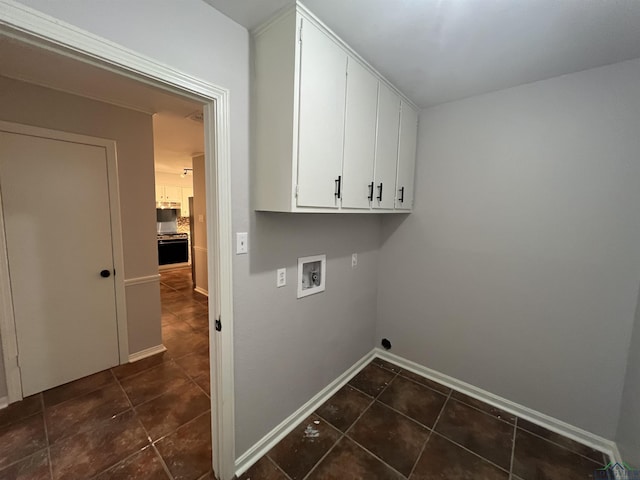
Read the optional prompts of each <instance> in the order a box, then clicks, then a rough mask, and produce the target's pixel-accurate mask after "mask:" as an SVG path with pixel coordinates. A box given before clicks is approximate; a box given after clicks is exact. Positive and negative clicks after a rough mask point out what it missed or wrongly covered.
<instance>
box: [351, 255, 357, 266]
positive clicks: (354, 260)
mask: <svg viewBox="0 0 640 480" xmlns="http://www.w3.org/2000/svg"><path fill="white" fill-rule="evenodd" d="M356 265H358V254H357V253H352V254H351V268H356Z"/></svg>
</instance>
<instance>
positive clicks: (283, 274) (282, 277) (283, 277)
mask: <svg viewBox="0 0 640 480" xmlns="http://www.w3.org/2000/svg"><path fill="white" fill-rule="evenodd" d="M286 284H287V269H286V268H279V269H278V270H277V271H276V287H278V288H280V287H284V286H285V285H286Z"/></svg>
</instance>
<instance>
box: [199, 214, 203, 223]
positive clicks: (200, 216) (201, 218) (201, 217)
mask: <svg viewBox="0 0 640 480" xmlns="http://www.w3.org/2000/svg"><path fill="white" fill-rule="evenodd" d="M198 222H200V223H204V215H202V214H200V215H198Z"/></svg>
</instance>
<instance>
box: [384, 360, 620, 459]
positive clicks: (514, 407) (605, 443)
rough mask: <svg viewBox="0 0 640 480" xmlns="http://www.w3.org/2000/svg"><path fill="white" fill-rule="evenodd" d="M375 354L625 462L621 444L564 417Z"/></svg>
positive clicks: (438, 373) (405, 362) (417, 365)
mask: <svg viewBox="0 0 640 480" xmlns="http://www.w3.org/2000/svg"><path fill="white" fill-rule="evenodd" d="M374 357H377V358H381V359H383V360H386V361H388V362H391V363H393V364H395V365H398V366H399V367H402V368H404V369H405V370H409V371H411V372H413V373H416V374H418V375H420V376H422V377H426V378H428V379H430V380H433V381H434V382H438V383H440V384H442V385H444V386H446V387H449V388H452V389H454V390H457V391H458V392H461V393H464V394H466V395H468V396H470V397H473V398H475V399H477V400H480V401H482V402H484V403H488V404H489V405H492V406H494V407H496V408H499V409H500V410H504V411H505V412H508V413H511V414H513V415H515V416H517V417H518V418H522V419H525V420H528V421H530V422H531V423H535V424H536V425H539V426H541V427H544V428H546V429H548V430H551V431H553V432H556V433H558V434H560V435H562V436H565V437H567V438H570V439H572V440H575V441H576V442H578V443H581V444H583V445H587V446H589V447H591V448H594V449H596V450H599V451H601V452H603V453H605V454H606V455H608V456H609V457H610V459H611V461H613V462H618V463H620V464H622V457H621V455H620V452H619V450H618V446H617V445H616V443H615V442H614V441H612V440H608V439H606V438H604V437H601V436H599V435H596V434H594V433H591V432H588V431H586V430H583V429H581V428H578V427H575V426H573V425H570V424H568V423H566V422H563V421H562V420H558V419H556V418H553V417H551V416H549V415H546V414H544V413H541V412H538V411H536V410H533V409H531V408H529V407H525V406H524V405H520V404H518V403H515V402H512V401H511V400H507V399H506V398H503V397H500V396H498V395H495V394H493V393H491V392H487V391H486V390H483V389H481V388H478V387H476V386H474V385H471V384H469V383H466V382H463V381H462V380H458V379H457V378H454V377H450V376H449V375H446V374H444V373H440V372H438V371H436V370H432V369H430V368H428V367H425V366H423V365H420V364H418V363H415V362H412V361H411V360H407V359H406V358H403V357H400V356H398V355H395V354H392V353H389V352H387V351H385V350H382V349H379V348H375V349H374Z"/></svg>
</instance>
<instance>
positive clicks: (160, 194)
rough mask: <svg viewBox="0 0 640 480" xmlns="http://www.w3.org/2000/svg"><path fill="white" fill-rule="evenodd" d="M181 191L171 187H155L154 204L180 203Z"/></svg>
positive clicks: (178, 188)
mask: <svg viewBox="0 0 640 480" xmlns="http://www.w3.org/2000/svg"><path fill="white" fill-rule="evenodd" d="M181 201H182V189H181V188H180V187H176V186H173V185H156V202H163V203H164V202H172V203H175V202H177V203H180V202H181Z"/></svg>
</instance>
